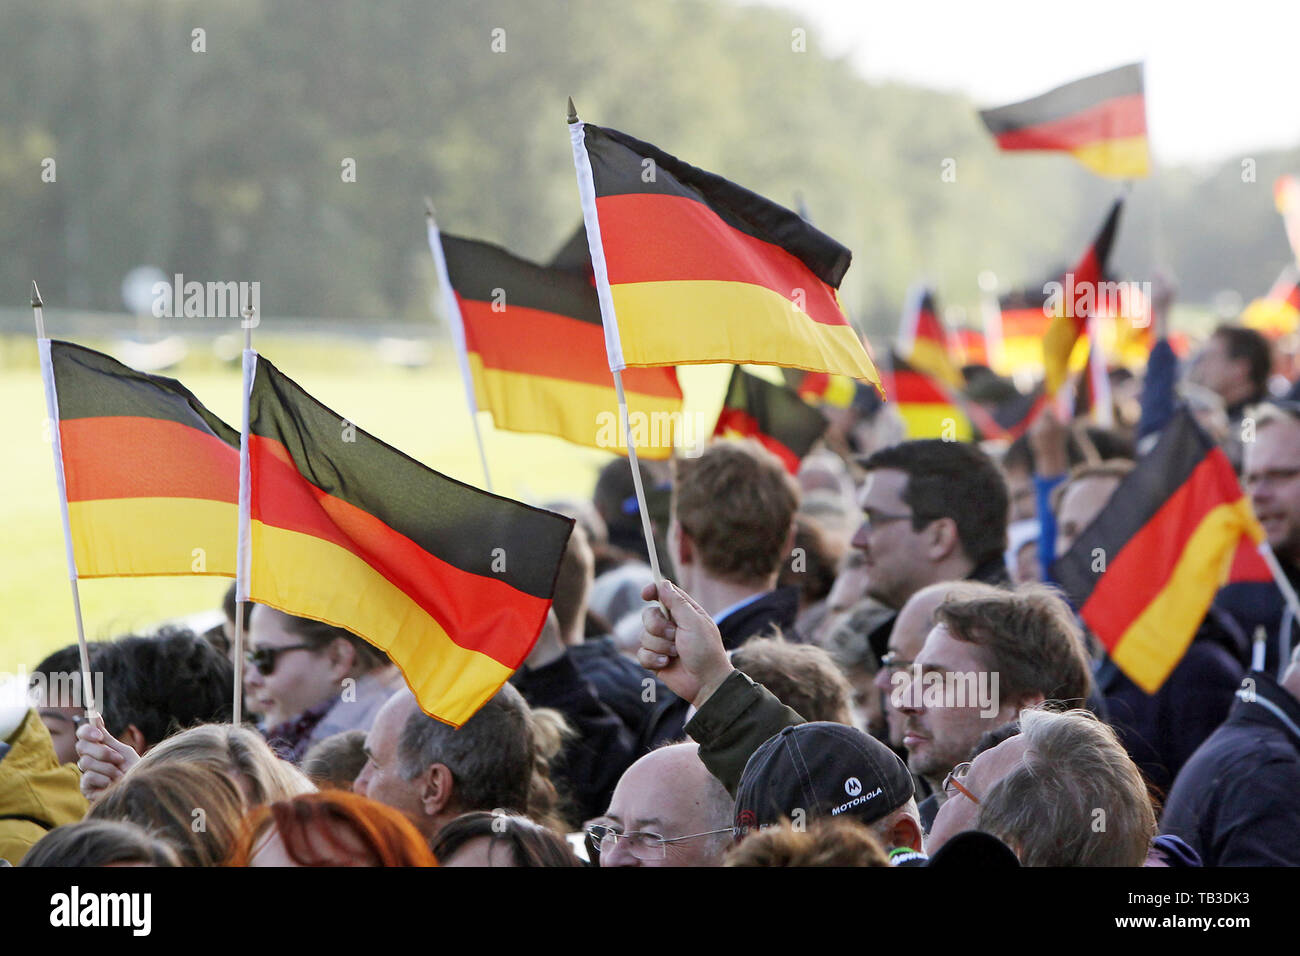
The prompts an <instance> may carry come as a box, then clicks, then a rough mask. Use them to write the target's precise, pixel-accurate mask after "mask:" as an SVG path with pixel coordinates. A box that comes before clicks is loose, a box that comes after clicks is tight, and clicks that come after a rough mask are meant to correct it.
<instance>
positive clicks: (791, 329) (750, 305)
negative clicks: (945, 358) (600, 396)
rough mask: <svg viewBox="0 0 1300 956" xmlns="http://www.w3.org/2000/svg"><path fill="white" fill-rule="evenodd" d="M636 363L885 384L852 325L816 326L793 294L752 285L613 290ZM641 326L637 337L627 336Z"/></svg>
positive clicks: (630, 358)
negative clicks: (778, 368)
mask: <svg viewBox="0 0 1300 956" xmlns="http://www.w3.org/2000/svg"><path fill="white" fill-rule="evenodd" d="M612 292H613V297H614V311H615V312H616V313H617V315H618V324H619V330H620V332H621V333H623V338H622V342H623V357H624V359H625V360H626V362H627V364H628V365H643V366H648V365H699V364H709V363H714V362H734V363H735V364H737V365H772V364H775V363H774V361H773V359H774V357H779V360H780V364H781V365H783V366H785V367H787V368H802V369H807V370H808V371H813V372H841V373H844V374H846V375H852V376H853V377H854V378H858V379H861V380H863V381H867V382H871V383H873V384H876V385H879V381H880V378H879V376H878V375H877V374H876V369H875V366H873V365H872V364H871V359H870V358H868V357H867V353H866V350H865V349H864V348H863V347H862V342H861V340H860V339H859V338H858V335H857V333H856V332H854V331H853V329H852V328H851V327H850V326H848V325H825V324H823V323H820V322H814V321H813V320H812V319H810V318H809V317H808V316H807V315H806V314H805V313H803V312H802V311H800V310H798V309H796V308H795V306H794V303H793V302H791V301H790V300H789V299H787V298H785V296H783V295H780V294H778V293H776V292H773V291H772V290H771V289H767V288H764V287H763V286H758V285H752V284H750V283H746V282H727V281H717V280H711V279H697V280H683V281H676V282H629V283H623V284H621V285H615V286H613V287H612ZM632 328H635V329H636V332H635V334H628V333H626V332H625V331H624V330H628V329H632Z"/></svg>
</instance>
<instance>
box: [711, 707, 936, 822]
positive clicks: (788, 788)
mask: <svg viewBox="0 0 1300 956" xmlns="http://www.w3.org/2000/svg"><path fill="white" fill-rule="evenodd" d="M914 793H915V789H914V787H913V784H912V775H911V774H910V773H908V771H907V766H906V765H905V764H904V763H903V761H902V760H900V759H899V758H898V755H897V754H896V753H894V752H893V751H892V750H890V749H889V748H888V747H887V746H885V745H884V744H883V743H881V742H880V741H879V740H877V739H876V738H874V737H872V736H870V735H869V734H865V733H863V732H862V731H861V730H858V729H857V728H856V727H847V726H845V725H844V724H834V723H830V722H828V721H817V722H815V723H810V724H797V725H795V726H793V727H786V728H784V729H783V730H782V731H781V732H780V733H779V734H776V735H775V736H774V737H770V738H768V739H767V740H766V741H764V743H763V744H762V746H760V747H759V748H758V749H757V750H755V751H754V754H753V756H751V757H750V758H749V762H748V763H747V764H745V772H744V773H743V774H741V777H740V785H739V786H738V787H737V788H736V828H737V836H740V835H742V834H743V833H744V832H745V831H746V830H748V829H749V828H752V827H763V826H770V825H773V824H777V823H779V822H780V821H781V819H782V818H783V817H785V818H790V819H796V818H797V815H796V811H800V810H801V811H803V814H804V815H805V816H806V817H807V818H809V819H812V818H817V817H838V816H848V817H851V818H853V819H856V820H859V821H861V822H862V823H874V822H875V821H877V820H881V819H883V818H884V817H886V816H888V815H889V814H891V813H893V812H894V811H895V810H897V809H898V808H899V807H901V806H903V804H905V803H907V801H908V800H910V799H911V798H912V796H913V794H914Z"/></svg>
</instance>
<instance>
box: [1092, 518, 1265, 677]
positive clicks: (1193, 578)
mask: <svg viewBox="0 0 1300 956" xmlns="http://www.w3.org/2000/svg"><path fill="white" fill-rule="evenodd" d="M1257 527H1258V525H1257V524H1256V522H1255V520H1254V517H1253V515H1252V514H1251V511H1250V503H1249V501H1248V500H1247V499H1245V498H1239V499H1238V500H1237V501H1235V502H1231V503H1226V504H1221V505H1219V506H1218V507H1216V508H1214V509H1212V510H1211V511H1210V512H1208V513H1207V514H1206V515H1205V517H1204V518H1202V519H1201V523H1200V524H1199V525H1197V526H1196V530H1195V531H1193V532H1192V534H1191V536H1190V537H1189V538H1188V539H1187V544H1186V545H1185V546H1184V548H1183V553H1182V554H1181V555H1180V556H1179V558H1178V563H1177V564H1176V565H1175V566H1174V570H1173V573H1172V574H1170V575H1169V580H1168V581H1167V582H1166V583H1165V586H1164V587H1163V588H1162V589H1161V591H1160V593H1159V594H1157V595H1156V596H1155V598H1154V599H1153V600H1152V601H1151V603H1150V604H1148V605H1147V606H1146V608H1145V609H1144V610H1143V611H1142V613H1141V614H1140V615H1138V617H1137V618H1136V619H1135V620H1134V621H1133V623H1132V624H1130V625H1129V626H1128V629H1127V630H1126V631H1125V632H1124V634H1123V635H1122V636H1121V637H1120V639H1119V642H1118V643H1117V644H1116V645H1115V647H1114V649H1113V650H1111V652H1110V656H1111V657H1112V658H1113V659H1114V661H1115V663H1116V664H1118V665H1119V667H1120V669H1121V670H1122V671H1123V672H1124V673H1125V674H1127V675H1128V677H1129V679H1130V680H1132V681H1133V683H1135V684H1137V685H1138V686H1139V687H1141V688H1142V689H1143V690H1144V691H1146V692H1147V693H1148V694H1154V693H1155V692H1156V691H1157V690H1159V688H1160V685H1161V684H1163V683H1164V681H1165V678H1167V677H1168V676H1169V673H1170V671H1172V670H1173V669H1174V668H1175V667H1176V666H1177V665H1178V662H1179V661H1180V660H1182V658H1183V654H1184V653H1186V651H1187V647H1188V645H1189V644H1191V643H1192V638H1193V637H1195V635H1196V629H1197V628H1198V627H1199V626H1200V624H1201V621H1202V619H1203V618H1204V617H1205V612H1206V611H1208V610H1209V608H1210V602H1211V601H1212V600H1214V595H1215V592H1216V591H1218V589H1219V584H1220V581H1221V579H1222V576H1223V562H1224V561H1225V560H1226V558H1225V555H1230V554H1231V553H1232V552H1233V551H1234V550H1236V547H1237V542H1238V541H1240V540H1241V536H1242V534H1243V533H1244V534H1252V533H1253V529H1255V528H1257Z"/></svg>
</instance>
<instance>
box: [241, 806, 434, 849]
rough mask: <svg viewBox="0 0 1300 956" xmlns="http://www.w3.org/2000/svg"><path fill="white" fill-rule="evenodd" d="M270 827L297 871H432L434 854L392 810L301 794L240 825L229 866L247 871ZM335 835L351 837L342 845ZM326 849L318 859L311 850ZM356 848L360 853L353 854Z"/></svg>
mask: <svg viewBox="0 0 1300 956" xmlns="http://www.w3.org/2000/svg"><path fill="white" fill-rule="evenodd" d="M271 826H274V827H275V829H276V831H277V832H278V833H279V834H280V839H281V841H282V842H283V843H284V848H285V851H286V852H287V853H288V854H289V857H290V858H291V859H292V860H293V861H294V862H295V863H297V864H298V865H299V866H340V865H343V864H341V862H340V861H345V860H347V861H351V862H352V863H353V865H358V866H437V865H438V861H437V860H436V859H435V858H434V855H433V851H432V850H430V849H429V845H428V843H426V842H425V840H424V837H422V836H421V835H420V831H418V830H417V829H415V827H414V826H413V825H412V824H411V822H410V821H409V820H407V819H406V817H404V816H402V814H400V813H399V812H397V811H396V810H394V809H392V808H391V807H387V806H384V805H383V804H382V803H377V802H375V801H374V800H370V799H368V798H366V797H362V796H359V795H358V794H355V793H348V792H347V791H345V790H322V791H321V792H320V793H304V794H302V795H300V796H297V797H294V798H293V799H291V800H279V801H277V802H275V803H272V804H269V805H263V806H260V807H258V808H257V809H255V810H254V811H253V812H252V813H250V814H249V815H248V816H247V817H246V818H245V821H244V828H243V831H242V833H241V835H240V838H239V842H238V843H236V844H235V849H234V852H233V853H232V854H231V856H230V863H229V865H230V866H248V862H249V860H250V859H251V858H252V856H253V853H254V847H256V846H257V844H258V843H259V842H261V838H262V837H263V836H264V835H265V834H266V832H267V830H268V829H269V828H270V827H271ZM340 831H346V832H347V833H348V834H351V836H352V837H353V839H351V840H346V839H345V838H344V837H343V836H342V835H341V832H340ZM322 844H323V845H325V846H328V847H329V852H328V853H327V854H325V855H322V854H321V853H320V852H318V851H317V850H316V849H315V847H319V846H321V845H322ZM358 847H360V849H358Z"/></svg>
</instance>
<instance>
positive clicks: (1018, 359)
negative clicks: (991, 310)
mask: <svg viewBox="0 0 1300 956" xmlns="http://www.w3.org/2000/svg"><path fill="white" fill-rule="evenodd" d="M1047 307H1048V306H1047V293H1046V292H1044V291H1042V290H1041V289H1024V290H1020V291H1017V292H1012V293H1009V294H1007V295H1004V296H999V297H998V311H999V313H1000V314H1001V337H1000V342H1001V347H1000V349H999V350H998V351H997V354H994V355H993V356H992V358H993V361H994V365H993V370H994V371H996V372H997V373H998V374H999V375H1014V374H1016V373H1017V372H1022V371H1035V372H1036V371H1038V370H1039V369H1041V368H1042V367H1043V339H1044V338H1045V337H1046V335H1047V329H1048V327H1049V326H1050V325H1051V322H1052V318H1051V316H1050V315H1049V314H1048V312H1047Z"/></svg>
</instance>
